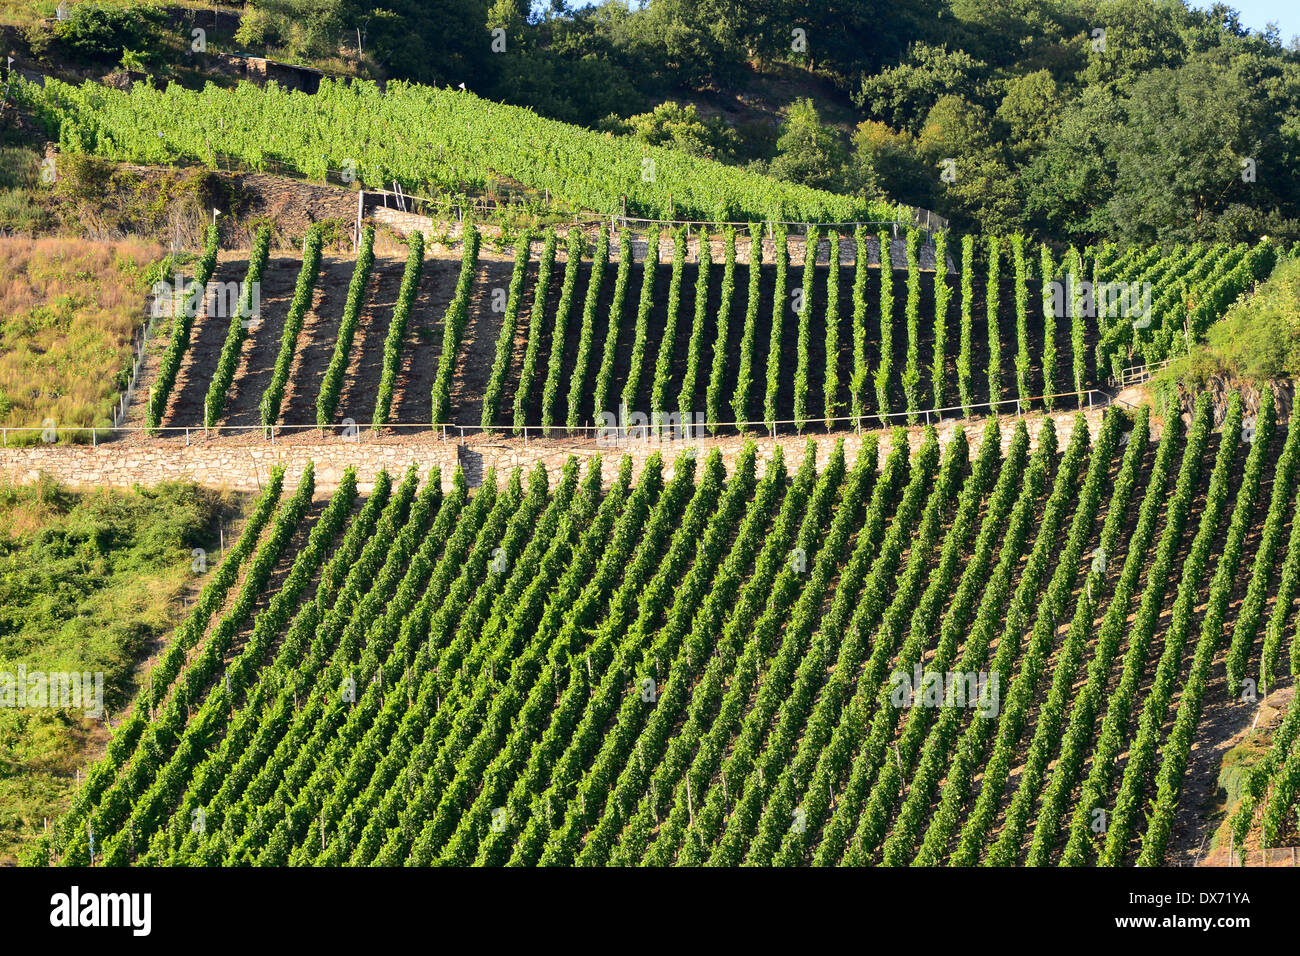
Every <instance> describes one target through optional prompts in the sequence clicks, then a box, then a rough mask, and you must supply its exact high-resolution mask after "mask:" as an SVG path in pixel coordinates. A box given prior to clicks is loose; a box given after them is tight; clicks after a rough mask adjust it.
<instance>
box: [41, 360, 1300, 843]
mask: <svg viewBox="0 0 1300 956" xmlns="http://www.w3.org/2000/svg"><path fill="white" fill-rule="evenodd" d="M810 341H811V339H810ZM538 375H539V377H540V375H541V372H540V364H539V369H538ZM556 394H563V389H560V390H559V391H558V392H557V393H556ZM667 394H671V393H667ZM1213 424H1214V423H1213V414H1212V407H1211V403H1210V400H1209V398H1208V396H1203V397H1202V398H1201V400H1200V402H1199V404H1198V405H1197V407H1196V410H1195V414H1194V416H1193V417H1192V420H1191V423H1190V425H1185V424H1184V422H1183V421H1182V419H1180V418H1178V417H1176V416H1175V417H1171V418H1170V419H1169V420H1168V421H1167V423H1166V424H1165V425H1164V427H1163V429H1161V431H1160V434H1159V435H1158V436H1156V435H1153V434H1152V430H1153V429H1152V422H1151V420H1150V419H1149V417H1148V413H1147V411H1146V410H1142V411H1140V412H1138V413H1137V414H1136V415H1135V416H1134V417H1132V418H1130V417H1128V416H1127V415H1125V414H1124V413H1122V412H1120V411H1119V410H1118V409H1111V410H1110V411H1109V412H1108V413H1107V414H1106V416H1105V417H1104V420H1103V421H1102V424H1101V425H1100V428H1099V430H1098V432H1097V434H1096V435H1095V436H1091V435H1090V433H1089V429H1088V427H1087V424H1086V421H1085V419H1084V418H1083V417H1079V418H1078V419H1077V421H1076V423H1075V425H1074V426H1073V427H1072V428H1071V429H1070V430H1069V433H1068V434H1061V435H1059V436H1058V435H1057V434H1056V432H1055V429H1054V426H1053V424H1052V420H1051V419H1046V420H1044V423H1043V425H1042V428H1041V430H1040V431H1039V432H1038V433H1037V435H1036V436H1035V440H1034V442H1033V443H1031V441H1030V435H1029V432H1028V429H1027V428H1026V427H1025V424H1024V422H1023V421H1021V422H1017V423H1016V424H1015V425H1014V426H1004V425H999V422H998V420H997V419H991V420H990V421H989V422H988V424H987V426H986V428H985V431H984V433H983V436H982V439H981V441H980V442H979V443H978V445H977V446H976V447H974V448H972V447H970V446H968V444H967V441H966V439H965V437H964V432H963V431H961V430H960V429H958V430H956V431H955V432H954V433H953V437H952V438H951V439H949V440H947V441H946V444H944V445H943V446H941V445H940V442H939V436H938V433H937V432H936V431H935V430H934V429H932V428H927V429H925V430H924V432H923V434H921V435H920V436H919V437H920V441H919V444H918V445H917V447H915V448H909V442H908V436H907V433H906V432H904V431H901V430H900V431H899V432H897V433H896V435H895V436H894V438H893V440H892V446H891V447H890V448H888V449H878V448H877V445H876V439H874V438H872V437H870V436H868V437H866V438H864V439H863V440H862V442H861V447H860V450H859V451H858V452H857V453H856V454H852V455H851V454H850V453H849V452H848V451H847V450H846V447H845V444H844V443H840V444H839V445H837V446H836V448H835V451H834V452H833V454H832V455H831V456H830V458H829V460H828V461H826V462H824V464H823V466H822V467H821V468H820V470H819V469H818V467H817V464H816V458H815V456H814V454H813V449H814V446H813V445H812V444H811V443H810V445H809V450H808V453H807V454H806V455H805V457H804V458H803V460H802V461H790V462H787V461H785V460H784V458H783V457H782V455H781V452H780V450H779V449H777V451H776V453H775V455H774V457H772V458H771V459H770V460H767V461H760V459H759V456H758V455H757V453H756V450H755V449H754V448H753V447H752V446H751V447H748V448H746V449H745V450H744V452H743V453H742V454H741V455H740V456H739V458H738V460H737V461H736V462H735V463H734V468H732V469H731V471H730V472H728V471H727V470H726V469H724V466H723V462H722V458H721V456H720V455H719V454H718V453H717V452H716V451H715V452H714V453H712V454H710V455H709V456H707V457H704V458H697V457H696V456H694V455H690V454H686V455H682V456H681V457H679V458H677V459H676V460H675V461H672V462H671V463H667V462H664V461H662V460H661V459H660V458H659V457H658V456H655V457H652V458H651V459H650V460H649V462H648V464H647V465H646V467H645V469H644V471H643V472H642V473H641V474H640V475H639V476H638V477H637V478H636V480H633V476H632V471H631V464H630V461H625V462H624V463H622V464H621V465H616V464H615V463H612V462H606V463H601V462H599V461H595V462H593V463H592V464H591V465H590V466H589V468H588V469H587V471H586V472H585V473H583V472H581V471H580V469H579V466H578V463H577V461H576V460H575V459H571V460H570V462H569V464H568V465H567V466H565V467H564V468H563V469H562V471H561V472H560V473H559V474H554V475H548V474H546V472H545V471H544V470H543V469H542V468H541V467H540V466H538V467H537V468H536V469H535V470H533V471H531V472H530V473H528V474H523V473H521V472H519V471H515V472H514V473H512V474H510V475H508V476H501V478H502V480H501V481H498V479H497V477H496V476H489V477H488V480H487V481H486V482H485V483H484V484H483V486H482V487H481V488H479V489H478V490H476V491H475V492H474V493H472V494H471V493H470V491H469V489H468V488H467V486H466V483H465V482H464V480H463V478H462V477H461V476H460V474H459V473H457V474H456V475H453V476H450V479H451V480H450V481H449V482H448V483H447V490H444V483H443V480H442V479H443V476H441V475H440V474H438V473H434V474H430V475H428V476H424V481H423V482H422V481H421V480H420V479H421V477H422V476H420V475H418V474H417V473H416V472H415V471H414V470H411V471H410V472H408V473H407V474H405V475H402V476H393V477H392V478H390V477H389V476H388V475H381V476H380V478H379V480H378V481H377V482H376V485H375V488H374V490H373V493H371V494H370V495H369V496H368V497H366V498H365V500H364V501H362V500H361V498H360V495H359V494H358V490H357V482H356V480H355V477H354V476H353V475H351V474H350V473H349V474H348V475H347V476H345V478H344V480H343V481H342V483H341V485H340V487H339V488H338V490H337V491H335V492H334V493H333V495H332V497H331V498H330V499H329V501H328V503H327V504H325V505H324V506H323V508H322V509H319V510H318V511H314V510H313V506H312V504H311V501H312V494H313V490H314V487H313V480H312V478H313V476H312V473H311V470H310V469H309V470H308V472H307V473H306V474H304V475H303V479H302V481H301V483H300V484H299V486H298V488H297V491H296V492H295V493H294V494H293V495H292V496H291V497H287V498H285V499H284V500H281V488H282V485H283V474H282V473H280V472H277V473H276V475H275V476H274V479H273V481H272V482H271V484H270V485H269V486H268V488H267V489H266V491H265V492H264V494H263V495H262V497H261V499H260V500H259V502H258V505H257V507H256V510H255V512H254V514H253V517H252V518H251V520H250V521H249V524H248V526H247V528H246V530H245V532H244V534H243V537H242V538H241V539H240V541H239V544H238V546H237V547H235V548H233V549H232V550H231V552H230V554H229V556H228V557H227V559H226V560H225V562H224V563H222V564H221V565H220V566H219V567H218V568H217V569H216V570H215V572H214V574H213V576H212V577H211V579H210V580H209V581H208V583H207V586H206V588H205V590H204V592H203V594H202V596H201V597H200V600H199V601H198V603H197V605H196V607H195V609H194V611H193V613H192V615H191V617H190V618H189V620H187V621H186V623H185V624H184V625H183V627H182V628H181V629H180V630H179V631H178V632H177V635H176V637H175V638H174V639H173V641H172V643H171V645H170V647H169V650H168V652H167V654H166V655H165V656H164V658H163V660H162V661H161V662H160V664H159V665H158V667H157V668H156V669H155V670H154V672H153V674H152V677H151V678H150V679H149V681H148V682H147V685H146V686H147V690H146V691H145V692H144V693H142V694H141V697H140V699H139V701H138V702H137V705H136V707H135V709H134V710H133V711H132V712H131V713H130V714H129V715H128V716H127V717H126V718H125V719H124V720H123V722H122V723H121V725H120V726H119V727H118V729H117V731H116V733H115V735H114V737H113V740H112V742H111V744H110V745H109V748H108V753H107V755H106V757H105V758H104V760H103V761H102V762H100V763H99V764H98V765H96V766H95V767H94V769H93V770H92V772H91V773H90V774H89V776H88V777H87V778H86V780H85V783H84V786H83V787H82V789H81V791H80V792H79V794H78V796H77V797H76V799H75V802H74V804H73V806H72V808H71V810H70V812H69V813H68V815H67V816H66V817H65V818H64V819H63V820H62V821H61V822H60V824H59V826H58V827H57V830H56V834H55V836H54V838H53V840H52V841H51V843H50V846H49V850H50V854H51V858H52V859H53V860H56V861H61V862H64V863H72V864H78V863H82V864H84V863H88V862H91V859H92V855H93V860H94V862H95V863H96V864H101V863H102V864H109V865H125V864H132V863H134V864H146V865H156V864H168V863H171V864H193V865H214V864H221V863H229V864H236V863H261V864H294V865H341V864H412V865H415V864H470V863H476V864H483V865H503V864H541V865H550V864H580V865H602V864H705V863H709V864H742V863H748V864H761V865H766V864H780V865H801V864H814V865H830V864H837V863H838V864H876V863H883V864H887V865H902V864H907V863H917V862H920V863H931V864H940V863H952V864H976V863H985V864H1006V863H1015V862H1020V861H1028V862H1032V863H1038V864H1049V863H1060V864H1063V865H1082V864H1093V863H1096V864H1102V865H1117V864H1123V863H1131V862H1139V863H1146V864H1151V863H1158V862H1161V861H1165V860H1169V859H1170V858H1171V857H1173V856H1175V855H1176V854H1182V853H1184V852H1186V847H1185V846H1184V844H1185V843H1186V837H1185V831H1186V829H1187V826H1188V821H1187V819H1186V816H1187V814H1188V813H1190V812H1191V811H1190V810H1189V808H1188V806H1187V805H1186V802H1185V801H1184V800H1183V794H1184V790H1185V787H1186V785H1187V784H1188V781H1189V778H1190V775H1195V774H1203V773H1204V772H1205V768H1204V767H1203V766H1200V765H1198V760H1201V759H1203V755H1198V754H1195V753H1192V752H1191V744H1192V742H1193V740H1194V738H1195V737H1196V734H1197V730H1198V726H1199V725H1200V724H1201V722H1202V720H1203V719H1205V715H1206V714H1209V713H1222V712H1225V711H1227V712H1234V711H1235V710H1237V709H1240V710H1242V711H1243V712H1244V711H1245V708H1246V705H1245V704H1240V703H1238V702H1237V701H1238V699H1239V685H1240V684H1241V681H1242V680H1243V679H1244V678H1249V679H1250V680H1251V681H1252V682H1255V683H1257V684H1259V685H1261V686H1263V685H1267V686H1269V687H1271V686H1272V685H1273V684H1274V682H1276V681H1277V680H1278V679H1279V676H1280V675H1283V674H1285V673H1286V672H1287V671H1288V670H1290V671H1291V672H1292V673H1294V672H1295V670H1296V669H1297V668H1300V641H1297V639H1296V638H1295V634H1296V618H1295V612H1296V606H1295V585H1296V581H1297V578H1296V569H1297V564H1298V563H1300V534H1297V532H1296V530H1295V529H1296V528H1297V527H1300V522H1297V521H1296V517H1297V514H1296V508H1297V504H1300V496H1297V493H1296V492H1297V480H1296V479H1297V466H1298V465H1300V457H1298V456H1300V430H1297V429H1295V428H1290V429H1288V430H1285V431H1284V430H1283V429H1281V428H1279V427H1278V425H1277V422H1276V416H1275V412H1274V408H1273V404H1272V399H1271V395H1270V393H1268V392H1265V397H1264V400H1263V405H1262V407H1261V409H1260V411H1259V414H1258V415H1257V416H1250V417H1246V416H1243V412H1242V405H1241V402H1240V400H1239V399H1238V398H1237V397H1236V396H1234V397H1233V398H1232V400H1231V401H1230V403H1229V406H1228V410H1227V416H1226V419H1225V420H1224V421H1223V423H1222V426H1221V428H1219V429H1218V430H1217V432H1216V431H1215V430H1214V429H1213ZM1004 427H1008V428H1009V430H1008V431H1006V432H1003V431H1001V430H1000V429H1002V428H1004ZM1157 439H1158V440H1157ZM610 468H613V469H615V471H616V473H615V474H613V475H610V474H606V473H605V471H604V470H605V469H610ZM1288 524H1289V527H1290V529H1291V530H1290V532H1289V540H1286V539H1288V535H1287V534H1284V533H1283V531H1284V528H1285V527H1286V526H1288ZM272 575H275V576H277V577H278V580H279V582H280V583H279V585H278V587H277V588H275V589H274V590H273V591H271V592H269V593H268V592H266V583H267V581H268V580H269V579H270V577H271V576H272ZM264 595H265V596H264ZM1266 618H1267V621H1266ZM1225 661H1226V669H1225ZM1252 686H1253V685H1252ZM1296 713H1297V711H1296V709H1295V708H1292V710H1291V715H1290V716H1289V717H1288V718H1287V720H1286V721H1285V722H1284V724H1283V726H1282V727H1281V728H1280V729H1279V731H1278V733H1277V735H1276V738H1275V746H1274V749H1273V752H1272V753H1271V754H1270V755H1269V758H1268V760H1267V761H1266V762H1262V763H1260V764H1259V765H1258V768H1257V769H1256V771H1254V772H1253V775H1252V776H1251V777H1250V781H1249V785H1248V792H1249V793H1250V794H1251V795H1252V800H1253V802H1252V803H1251V804H1250V805H1249V806H1247V807H1244V808H1243V810H1242V811H1241V813H1242V816H1241V818H1240V819H1239V820H1238V821H1237V822H1238V825H1239V830H1240V834H1241V837H1242V838H1243V839H1244V836H1245V834H1246V832H1248V831H1249V830H1250V829H1251V828H1252V826H1253V825H1254V824H1255V823H1256V822H1257V821H1258V820H1262V821H1263V823H1262V826H1263V827H1264V831H1265V833H1266V837H1265V839H1266V840H1268V841H1274V842H1276V841H1278V840H1284V839H1287V838H1291V837H1294V835H1295V814H1294V808H1295V801H1296V796H1297V795H1296V787H1295V781H1296V773H1295V767H1296V762H1297V757H1296V751H1295V750H1294V740H1295V731H1296V728H1297V720H1296V717H1295V714H1296ZM1148 807H1149V808H1150V810H1149V812H1144V811H1145V810H1146V809H1147V808H1148ZM1193 846H1194V844H1193Z"/></svg>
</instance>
